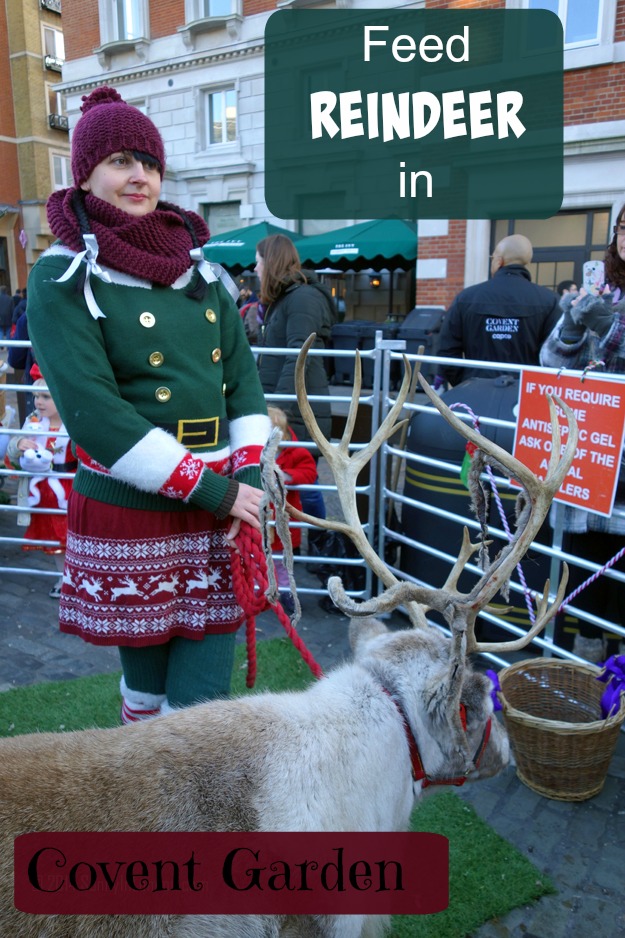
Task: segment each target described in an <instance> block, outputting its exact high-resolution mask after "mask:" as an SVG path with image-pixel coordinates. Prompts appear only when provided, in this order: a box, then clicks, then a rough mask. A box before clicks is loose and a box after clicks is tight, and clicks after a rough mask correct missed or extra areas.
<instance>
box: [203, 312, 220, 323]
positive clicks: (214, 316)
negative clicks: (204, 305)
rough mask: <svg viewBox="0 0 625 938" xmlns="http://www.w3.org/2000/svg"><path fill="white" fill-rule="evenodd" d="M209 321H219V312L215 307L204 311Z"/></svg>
mask: <svg viewBox="0 0 625 938" xmlns="http://www.w3.org/2000/svg"><path fill="white" fill-rule="evenodd" d="M204 315H205V316H206V318H207V319H208V321H209V322H217V313H216V312H215V310H214V309H207V310H206V312H205V313H204Z"/></svg>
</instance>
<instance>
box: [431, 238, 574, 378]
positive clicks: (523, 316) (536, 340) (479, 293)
mask: <svg viewBox="0 0 625 938" xmlns="http://www.w3.org/2000/svg"><path fill="white" fill-rule="evenodd" d="M531 259H532V245H531V242H530V241H529V240H528V239H527V238H526V237H525V236H524V235H518V234H515V235H509V236H508V237H507V238H504V239H503V240H502V241H500V242H499V244H498V245H497V247H496V248H495V251H494V253H493V256H492V258H491V266H490V271H491V275H492V276H491V279H490V280H486V281H484V282H483V283H477V284H475V285H474V286H472V287H467V288H466V289H465V290H462V292H461V293H459V294H458V296H457V297H456V299H455V300H454V301H453V303H452V304H451V306H450V307H449V310H448V312H447V315H446V316H445V320H444V322H443V326H442V328H441V342H440V351H439V354H440V355H442V356H445V357H446V358H462V357H464V358H472V359H475V360H476V361H487V362H502V363H510V362H513V363H515V364H519V365H538V364H539V361H538V355H539V352H540V349H541V346H542V344H543V342H544V341H545V339H546V338H547V336H548V335H549V333H550V332H551V330H552V329H553V328H554V326H555V325H556V323H557V321H558V319H559V318H560V315H561V310H560V307H559V305H558V299H559V298H558V296H557V295H556V294H555V293H554V292H553V291H552V290H548V289H547V288H546V287H540V286H538V285H537V284H535V283H532V280H531V276H530V272H529V270H528V269H527V264H529V263H530V261H531ZM441 373H442V375H443V377H444V378H445V379H446V380H447V381H449V383H450V384H453V385H455V384H459V382H460V381H463V380H465V379H466V378H470V377H472V376H478V377H481V378H494V377H496V376H497V375H500V374H505V369H504V368H502V369H501V370H498V371H494V370H490V369H488V370H486V369H484V368H473V369H471V368H453V367H444V366H443V367H441Z"/></svg>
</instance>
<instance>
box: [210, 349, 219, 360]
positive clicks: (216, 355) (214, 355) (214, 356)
mask: <svg viewBox="0 0 625 938" xmlns="http://www.w3.org/2000/svg"><path fill="white" fill-rule="evenodd" d="M211 358H212V359H213V361H214V362H218V361H219V359H220V358H221V349H220V348H214V349H213V351H212V352H211Z"/></svg>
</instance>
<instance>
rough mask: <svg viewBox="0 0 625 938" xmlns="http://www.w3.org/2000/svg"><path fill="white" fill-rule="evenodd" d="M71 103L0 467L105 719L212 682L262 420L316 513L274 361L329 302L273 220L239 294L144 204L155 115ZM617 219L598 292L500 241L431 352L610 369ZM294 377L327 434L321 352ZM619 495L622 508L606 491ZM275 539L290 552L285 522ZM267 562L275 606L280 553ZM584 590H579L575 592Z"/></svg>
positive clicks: (617, 536)
mask: <svg viewBox="0 0 625 938" xmlns="http://www.w3.org/2000/svg"><path fill="white" fill-rule="evenodd" d="M81 110H82V115H81V117H80V119H79V121H78V123H77V125H76V127H75V129H74V131H73V134H72V149H71V162H72V174H73V185H72V186H71V187H69V188H67V189H63V190H60V191H56V192H54V193H53V194H52V195H51V196H50V198H49V200H48V205H47V211H48V220H49V224H50V228H51V230H52V232H53V234H54V236H55V237H56V239H57V240H56V241H55V243H54V244H53V245H52V247H50V248H49V249H48V250H47V251H45V252H44V253H43V255H42V256H41V257H40V258H39V260H38V261H37V263H36V264H35V266H34V267H33V269H32V271H31V274H30V277H29V281H28V298H27V296H26V289H24V290H18V291H17V292H16V294H15V295H14V296H13V297H11V296H9V294H8V290H7V289H6V288H3V287H0V330H1V331H2V336H1V337H2V338H4V339H7V338H9V337H10V336H11V335H13V336H14V337H17V338H20V339H21V338H24V339H29V340H30V341H31V342H32V348H19V347H12V348H11V349H10V350H9V357H8V362H7V363H6V365H5V370H6V368H8V367H11V368H13V370H14V372H15V375H16V378H15V380H17V381H18V382H20V383H24V384H27V385H32V394H29V395H26V394H19V395H18V400H19V401H20V414H19V417H20V421H19V423H20V426H21V430H20V431H19V432H17V431H16V432H15V434H14V435H13V436H12V437H11V439H10V442H9V444H8V448H7V451H6V455H5V463H6V465H7V466H10V467H12V468H13V469H15V470H16V471H21V473H22V475H21V476H20V482H19V493H18V501H19V504H20V506H21V507H22V508H23V509H24V511H23V513H22V514H21V515H20V517H19V519H18V523H21V524H24V525H26V527H27V530H26V533H25V538H24V545H23V547H24V549H32V548H34V549H41V550H44V551H45V552H46V553H49V554H51V555H52V556H53V558H54V560H55V562H56V563H57V568H58V573H59V580H58V582H57V583H56V584H55V586H54V587H53V589H52V590H51V591H50V595H51V596H52V597H54V598H58V599H59V623H60V628H61V630H62V631H64V632H67V633H70V634H74V635H78V636H80V637H81V638H82V639H84V640H85V641H86V642H90V643H94V644H105V645H114V646H117V647H118V649H119V655H120V662H121V666H122V672H123V677H122V680H121V687H120V689H121V694H122V709H121V713H122V720H123V721H124V722H134V721H137V720H141V719H145V718H149V717H152V716H154V715H155V714H157V713H163V712H167V711H168V710H170V709H172V708H177V707H183V706H187V705H189V704H192V703H194V702H196V701H198V700H205V699H211V698H213V697H221V696H226V695H227V694H228V693H229V688H230V676H231V670H232V662H233V655H234V637H235V633H236V631H237V629H238V628H239V626H240V625H241V622H242V618H243V612H242V609H241V607H240V605H239V604H238V602H237V597H236V595H235V593H234V587H233V582H232V575H231V558H232V551H233V550H235V549H236V542H237V537H238V535H239V532H240V528H241V525H242V524H247V525H250V526H251V527H252V528H256V529H258V528H259V506H260V501H261V485H260V465H259V464H260V455H261V451H262V448H263V446H264V444H265V442H266V441H267V439H268V436H269V433H270V430H271V426H272V424H273V425H277V426H279V427H280V430H281V433H282V437H283V440H284V441H285V443H286V444H287V445H285V446H284V447H283V448H282V450H281V452H280V456H279V459H278V463H279V465H280V466H281V468H282V470H283V472H284V474H285V480H286V482H287V484H288V485H289V486H295V487H296V488H295V489H290V492H289V501H290V502H291V503H292V504H294V505H296V507H302V508H303V509H304V510H305V511H307V512H308V513H309V514H311V515H313V516H316V517H325V510H326V509H325V505H324V500H323V497H322V495H321V492H320V490H319V488H318V486H316V485H315V483H317V482H318V473H317V460H318V458H319V454H318V452H317V451H316V449H315V447H314V443H313V441H312V439H311V436H310V433H309V431H308V428H307V427H306V425H305V423H304V421H303V419H302V416H301V414H300V412H299V409H298V407H297V404H296V402H294V400H293V395H294V393H295V379H294V375H295V362H296V358H297V353H298V351H299V349H300V348H301V346H302V345H303V343H304V341H305V340H306V339H307V338H308V336H309V335H311V333H315V336H316V339H315V343H314V346H313V348H315V349H320V350H326V349H328V348H330V347H331V340H332V328H333V325H334V324H335V323H336V322H337V320H338V315H337V308H336V304H335V302H334V300H333V298H332V295H331V294H330V292H329V290H328V289H327V288H326V287H325V286H324V285H323V284H322V283H320V282H319V280H318V278H317V276H316V274H315V273H314V272H313V271H309V270H305V269H303V268H302V265H301V262H300V258H299V255H298V252H297V249H296V246H295V244H294V243H293V241H292V240H291V239H290V238H288V237H286V236H284V235H281V234H276V235H271V236H269V237H267V238H264V239H263V240H262V241H260V242H259V244H258V245H257V253H256V271H255V273H256V278H257V283H258V287H257V289H256V291H254V290H252V289H251V288H249V287H245V288H244V289H243V290H241V291H239V292H238V291H237V290H236V288H235V287H234V284H233V283H232V281H230V280H229V278H227V277H225V276H224V275H223V271H221V269H219V270H215V269H213V266H211V265H210V264H209V263H208V262H207V261H205V260H203V259H202V258H201V251H200V252H198V248H200V247H201V246H202V245H203V244H204V243H205V242H206V241H207V240H208V238H209V232H208V229H207V227H206V224H205V222H204V220H203V219H202V218H200V217H199V216H198V215H196V214H195V213H194V212H192V211H189V210H186V209H183V208H181V207H179V206H177V205H175V204H173V203H170V202H167V201H164V200H162V198H161V186H162V180H163V176H164V172H165V149H164V145H163V140H162V138H161V135H160V133H159V131H158V129H157V128H156V126H155V125H154V123H153V122H152V121H151V120H150V119H149V118H148V117H147V116H146V115H144V114H143V113H142V112H141V111H139V110H138V109H136V108H134V107H132V106H130V105H128V104H127V103H126V102H125V101H124V100H123V99H122V98H121V96H120V95H119V94H118V92H117V91H115V90H113V89H110V88H107V87H102V88H98V89H96V90H95V91H94V92H92V93H91V94H90V95H89V96H87V97H85V98H84V99H83V105H82V109H81ZM624 215H625V206H624V208H623V209H622V210H621V212H620V213H619V216H618V218H617V222H616V226H615V228H614V233H613V238H612V240H611V242H610V245H609V246H608V249H607V253H606V286H605V289H604V290H603V292H602V295H601V296H588V295H587V294H586V293H585V291H584V289H583V288H582V289H581V290H579V289H578V286H577V284H576V283H575V282H573V281H571V280H568V281H562V283H560V284H558V287H557V291H552V290H549V289H547V288H545V287H541V286H539V285H537V284H535V283H533V282H532V280H531V276H530V273H529V270H528V265H529V264H530V262H531V259H532V245H531V243H530V242H529V240H528V239H527V238H526V237H524V236H522V235H511V236H508V237H506V238H504V239H503V240H502V241H500V242H499V243H498V244H497V245H496V246H495V249H494V251H493V254H492V257H491V277H490V278H489V279H488V280H486V281H484V282H483V283H479V284H476V285H475V286H472V287H468V288H466V289H464V290H462V291H461V293H460V294H459V295H458V296H457V297H456V299H455V300H454V301H453V303H452V304H451V306H450V308H449V310H448V311H447V314H446V316H445V319H444V323H443V327H442V333H441V342H440V349H439V353H440V355H442V356H444V357H449V358H456V359H459V360H460V359H462V358H465V359H471V360H475V361H477V362H479V361H489V362H497V363H498V364H500V365H501V373H505V371H506V365H507V364H510V363H516V364H524V365H538V364H543V365H547V366H549V367H557V368H560V367H567V368H583V367H585V366H586V365H587V364H588V362H589V361H590V360H602V361H603V362H604V367H605V368H606V369H607V370H608V371H614V372H622V371H623V370H624V366H625V299H621V297H625V292H624V291H625V220H624ZM198 257H200V259H198ZM27 299H28V302H27ZM252 345H254V346H258V358H257V359H255V357H254V355H253V353H252V350H251V346H252ZM264 349H267V350H269V351H267V352H265V351H264ZM276 350H280V351H281V354H278V353H277V351H276ZM478 373H480V372H479V369H474V368H473V367H471V366H470V367H467V368H463V367H462V366H460V365H458V366H453V367H452V366H446V367H445V368H444V369H443V371H442V376H441V377H442V379H443V380H444V381H445V382H446V383H448V384H449V385H452V386H453V385H456V384H458V383H459V382H461V381H463V380H466V379H467V378H471V377H472V376H473V375H475V374H478ZM497 373H498V372H497ZM491 375H492V373H491ZM44 376H45V377H44ZM42 387H44V390H42V389H41V388H42ZM306 387H307V391H308V394H309V395H312V396H313V397H314V398H316V400H315V403H314V410H315V415H316V418H317V420H318V423H319V425H320V428H321V430H322V432H323V433H324V434H325V435H326V436H328V437H329V436H330V435H331V420H332V413H331V406H330V402H329V401H328V402H327V403H326V402H324V401H323V400H319V398H324V397H327V396H328V395H329V393H330V387H329V378H328V371H327V368H326V366H325V363H324V358H323V356H315V355H311V356H309V358H308V360H307V363H306ZM266 395H270V396H271V406H269V407H268V406H267V401H266ZM70 440H71V443H70ZM623 485H624V486H625V482H624V483H623ZM298 486H304V488H302V489H298V488H297V487H298ZM617 507H618V508H619V509H621V508H622V509H625V495H623V494H622V493H621V491H620V488H619V494H618V497H617ZM42 508H43V509H50V510H49V511H48V512H47V513H46V512H43V513H40V512H39V511H37V509H42ZM65 509H67V514H66V515H65V513H64V512H65ZM565 531H566V538H567V541H566V545H565V549H567V550H569V551H570V552H571V553H575V554H578V555H579V556H583V557H586V558H588V559H592V560H593V561H595V562H597V563H603V562H605V560H606V559H607V557H608V556H610V555H611V553H612V551H614V550H616V548H617V545H619V543H620V541H621V540H622V536H623V534H624V533H625V521H623V520H622V519H621V518H620V517H619V516H618V513H617V515H616V516H614V517H612V518H609V519H604V518H601V517H599V516H596V515H591V514H589V513H588V512H584V511H582V510H580V509H566V520H565ZM292 542H293V547H294V548H295V550H296V551H297V550H298V549H299V546H300V544H301V529H300V528H299V527H297V526H296V527H294V528H293V532H292ZM281 549H282V545H281V544H280V542H279V541H277V540H276V541H274V551H275V552H276V553H278V554H280V551H281ZM617 569H623V570H625V561H621V564H620V566H618V567H617ZM276 572H277V579H278V585H279V588H280V592H281V599H282V602H283V604H284V607H285V608H286V610H287V612H289V613H291V612H292V611H293V600H292V597H291V595H290V593H289V578H288V574H287V571H286V570H285V569H284V566H283V565H282V563H281V562H280V560H279V559H278V560H277V562H276ZM600 589H602V590H603V589H604V587H603V585H602V586H601V587H600ZM606 596H607V597H608V599H609V606H610V611H611V612H612V614H613V615H614V620H615V621H618V622H625V590H623V588H622V587H621V585H620V584H618V583H615V581H609V583H608V588H607V591H605V592H602V606H603V607H604V608H605V601H606ZM587 602H588V608H589V609H590V608H592V607H593V604H596V602H597V597H596V596H593V595H592V593H591V591H590V590H589V591H588V593H587ZM580 606H582V607H583V608H586V606H583V603H582V602H580ZM578 638H579V644H578V645H577V646H576V647H575V648H574V650H576V651H577V652H579V653H580V654H582V655H583V656H584V657H588V658H591V659H592V658H594V659H595V660H598V656H599V657H603V656H604V655H605V653H606V650H608V649H606V645H605V641H604V636H601V635H599V634H598V633H597V632H596V629H594V630H593V627H591V626H589V627H585V626H584V625H582V626H581V629H580V635H579V636H578Z"/></svg>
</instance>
